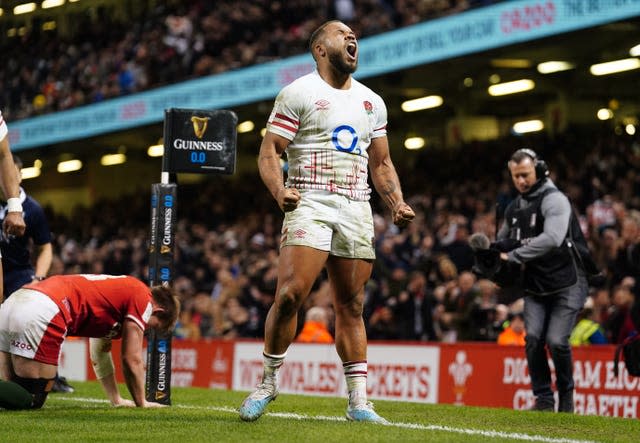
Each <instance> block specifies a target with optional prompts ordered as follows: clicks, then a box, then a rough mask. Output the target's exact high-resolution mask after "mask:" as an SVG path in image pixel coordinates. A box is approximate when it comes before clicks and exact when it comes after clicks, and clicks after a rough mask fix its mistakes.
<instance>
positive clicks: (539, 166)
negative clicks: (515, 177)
mask: <svg viewBox="0 0 640 443" xmlns="http://www.w3.org/2000/svg"><path fill="white" fill-rule="evenodd" d="M518 152H521V153H523V154H525V155H526V156H527V157H530V158H531V160H533V165H534V167H535V169H536V179H538V180H541V179H543V178H546V177H549V168H548V167H547V163H545V161H544V160H542V159H541V158H540V157H538V154H536V153H535V151H534V150H533V149H528V148H522V149H518V150H517V151H516V152H514V155H515V154H517V153H518Z"/></svg>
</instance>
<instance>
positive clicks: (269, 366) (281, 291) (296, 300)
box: [239, 246, 329, 421]
mask: <svg viewBox="0 0 640 443" xmlns="http://www.w3.org/2000/svg"><path fill="white" fill-rule="evenodd" d="M328 255H329V254H328V252H323V251H320V250H318V249H314V248H310V247H308V246H285V247H283V248H282V249H281V250H280V259H279V262H278V285H277V287H276V297H275V300H274V302H273V305H272V306H271V309H269V313H268V314H267V321H266V324H265V334H264V356H263V373H262V382H261V383H260V384H259V385H258V387H257V389H256V390H255V391H254V392H252V393H251V394H250V395H249V396H248V397H247V398H245V400H244V401H243V402H242V405H241V406H240V411H239V412H240V418H241V419H242V420H244V421H254V420H257V419H258V418H260V416H261V415H262V414H263V413H264V411H265V408H266V407H267V405H268V404H269V403H270V402H272V401H273V400H274V399H275V398H276V397H277V396H278V380H277V378H278V369H279V368H280V366H282V363H283V361H284V357H285V356H284V354H285V353H286V352H287V349H288V348H289V345H290V344H291V342H292V341H293V339H294V338H295V334H296V327H297V323H298V309H300V306H301V305H302V303H303V302H304V300H305V299H306V298H307V296H308V295H309V292H310V291H311V286H312V285H313V283H314V282H315V280H316V278H317V277H318V274H320V271H321V270H322V267H323V266H324V264H325V262H326V260H327V257H328Z"/></svg>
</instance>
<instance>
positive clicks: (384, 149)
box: [368, 137, 415, 226]
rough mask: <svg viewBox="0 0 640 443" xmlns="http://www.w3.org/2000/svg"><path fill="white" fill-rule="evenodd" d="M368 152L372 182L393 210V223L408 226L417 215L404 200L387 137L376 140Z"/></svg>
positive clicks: (372, 142)
mask: <svg viewBox="0 0 640 443" xmlns="http://www.w3.org/2000/svg"><path fill="white" fill-rule="evenodd" d="M368 152H369V171H370V173H371V181H372V182H373V185H374V186H375V188H376V191H377V192H378V194H380V196H381V197H382V199H383V200H384V202H385V203H386V204H387V206H388V207H389V208H390V209H391V213H392V215H393V222H394V223H395V224H396V225H398V226H406V225H407V224H408V223H409V222H411V220H413V218H414V217H415V214H414V212H413V209H411V207H410V206H409V205H408V204H406V203H405V202H404V199H403V198H402V190H401V189H400V180H399V179H398V174H397V173H396V168H395V167H394V166H393V162H392V161H391V155H390V154H389V141H388V139H387V137H377V138H374V139H373V140H372V141H371V145H370V146H369V150H368Z"/></svg>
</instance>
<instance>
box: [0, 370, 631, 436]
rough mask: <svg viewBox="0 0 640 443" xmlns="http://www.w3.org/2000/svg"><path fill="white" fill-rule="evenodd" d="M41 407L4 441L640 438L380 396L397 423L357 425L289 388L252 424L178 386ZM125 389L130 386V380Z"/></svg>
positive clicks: (4, 419) (597, 425)
mask: <svg viewBox="0 0 640 443" xmlns="http://www.w3.org/2000/svg"><path fill="white" fill-rule="evenodd" d="M73 385H74V387H76V392H74V393H73V394H50V395H49V398H48V399H47V402H46V403H45V406H44V408H43V409H42V410H39V411H18V412H14V411H5V410H0V425H1V429H2V431H1V432H0V441H2V442H5V441H6V442H93V441H96V442H98V441H99V442H154V443H169V442H179V443H185V442H204V441H207V442H216V443H224V442H305V443H307V442H322V443H332V442H340V443H349V442H362V443H369V442H403V443H404V442H465V443H470V442H484V441H491V442H519V441H523V442H547V443H573V442H638V441H640V422H639V420H637V419H628V418H627V419H623V418H612V417H593V416H578V415H567V414H552V413H543V412H529V411H513V410H508V409H492V408H479V407H460V406H453V405H429V404H420V403H404V402H391V401H376V402H375V406H376V410H377V411H378V412H379V413H380V414H381V415H382V416H383V417H385V418H387V419H388V420H390V421H391V424H390V425H375V424H365V423H351V422H348V421H347V420H346V419H345V418H344V410H345V407H346V399H344V398H325V397H309V396H299V395H289V394H281V395H280V396H279V397H278V399H277V400H276V401H275V402H273V403H272V404H271V405H270V406H269V408H268V410H267V414H266V415H264V416H263V417H262V418H260V419H259V420H258V421H256V422H253V423H244V422H242V421H241V420H240V419H239V418H238V414H237V411H236V409H237V408H238V406H239V405H240V403H241V402H242V399H243V398H244V396H245V395H246V393H245V392H233V391H223V390H208V389H201V388H173V389H172V403H173V405H172V406H171V407H168V408H162V409H133V408H113V407H111V406H110V405H109V404H108V403H107V401H106V400H105V397H104V395H103V394H102V391H101V388H100V386H99V385H98V384H97V383H95V382H93V383H92V382H87V383H77V382H76V383H73ZM120 389H121V392H123V393H124V392H126V389H125V388H124V386H121V387H120Z"/></svg>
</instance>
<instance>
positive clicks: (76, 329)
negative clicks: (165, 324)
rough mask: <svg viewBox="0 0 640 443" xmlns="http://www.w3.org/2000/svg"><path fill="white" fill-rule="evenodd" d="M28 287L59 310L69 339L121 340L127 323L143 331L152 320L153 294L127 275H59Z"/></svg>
mask: <svg viewBox="0 0 640 443" xmlns="http://www.w3.org/2000/svg"><path fill="white" fill-rule="evenodd" d="M25 287H26V288H29V289H33V290H36V291H38V292H42V293H44V294H46V295H47V296H48V297H49V298H51V299H52V300H53V301H54V302H55V303H56V304H57V305H58V307H60V311H61V312H62V317H63V318H64V321H65V323H66V324H67V328H68V330H67V335H75V336H79V337H98V338H103V337H104V338H120V337H121V336H122V325H123V323H124V320H125V319H127V318H129V319H131V320H133V321H134V322H135V323H136V324H137V325H138V326H140V328H141V329H142V330H143V331H144V329H145V328H146V325H147V322H148V321H149V317H151V312H152V305H151V290H150V289H149V287H148V286H147V285H145V284H144V283H143V282H141V281H140V280H138V279H137V278H134V277H130V276H127V275H103V274H76V275H56V276H52V277H49V278H47V279H45V280H43V281H41V282H37V283H31V284H28V285H25Z"/></svg>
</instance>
